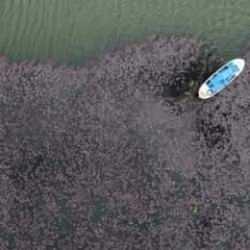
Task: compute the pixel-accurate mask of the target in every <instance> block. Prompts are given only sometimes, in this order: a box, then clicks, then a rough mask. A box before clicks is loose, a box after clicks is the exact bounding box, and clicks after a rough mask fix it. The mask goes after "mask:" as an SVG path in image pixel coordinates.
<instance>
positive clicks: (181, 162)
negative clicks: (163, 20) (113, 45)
mask: <svg viewBox="0 0 250 250" xmlns="http://www.w3.org/2000/svg"><path fill="white" fill-rule="evenodd" d="M201 44H202V43H201V42H198V41H196V40H194V39H191V38H176V37H171V38H163V37H160V38H153V39H149V40H147V41H146V42H142V43H138V44H134V45H129V46H127V47H124V48H121V49H120V50H115V51H113V52H110V53H108V54H107V55H105V56H104V57H103V58H101V59H100V60H99V61H98V62H96V64H89V65H86V66H85V67H82V68H80V69H77V70H76V69H73V68H68V67H66V66H60V67H55V66H54V65H50V64H39V63H38V64H34V63H30V62H23V63H9V62H8V61H7V60H6V59H4V58H2V59H1V61H0V170H1V171H0V218H1V220H0V229H1V230H0V249H3V250H5V249H20V250H22V249H25V250H26V249H49V248H51V249H123V248H124V249H125V248H127V249H132V248H133V249H152V250H153V249H154V250H155V249H173V248H174V249H201V248H204V249H213V247H215V246H218V245H220V246H222V247H224V246H227V249H237V247H238V248H241V249H247V247H248V246H249V245H250V239H249V237H248V231H249V230H248V229H249V225H248V220H247V218H248V217H249V209H248V207H249V195H248V194H249V191H250V190H249V182H250V180H249V178H250V175H249V167H248V165H249V164H248V163H249V162H250V159H249V157H250V154H249V147H250V143H249V141H250V140H249V136H247V135H248V133H249V126H248V125H249V106H250V98H249V84H248V82H249V79H250V69H249V65H248V66H247V68H246V70H245V72H244V74H243V75H242V77H241V78H239V79H238V80H237V82H236V83H235V84H234V85H232V87H230V88H228V89H227V90H225V91H224V92H223V93H221V94H219V95H218V97H217V98H214V99H213V100H212V101H208V102H193V101H192V100H190V101H187V102H186V103H178V104H177V103H175V101H174V99H172V101H171V102H169V103H171V105H168V104H169V103H166V102H165V101H164V100H166V99H168V96H176V95H180V94H181V93H182V91H183V90H184V89H185V90H186V86H187V85H188V83H190V82H191V81H196V80H197V79H201V78H202V77H204V76H205V74H206V72H208V71H207V66H205V65H206V63H208V61H209V60H211V61H215V62H216V60H217V59H216V60H214V59H209V60H208V58H211V56H204V53H205V52H202V45H201ZM205 54H206V53H205ZM246 59H247V60H249V59H250V56H249V55H247V56H246ZM201 62H202V63H201ZM209 62H210V61H209ZM200 65H203V66H202V67H201V66H200ZM190 69H192V70H191V72H193V74H191V75H189V73H188V72H190ZM195 72H196V73H197V75H196V73H195ZM194 73H195V74H194ZM172 93H174V94H172ZM175 93H177V94H175ZM175 109H178V110H179V112H174V110H175ZM215 128H218V129H216V130H215ZM193 204H195V206H196V207H197V208H199V209H196V208H193Z"/></svg>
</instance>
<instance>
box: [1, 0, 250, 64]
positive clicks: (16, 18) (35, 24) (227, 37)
mask: <svg viewBox="0 0 250 250" xmlns="http://www.w3.org/2000/svg"><path fill="white" fill-rule="evenodd" d="M249 24H250V2H249V1H248V0H237V1H232V0H219V1H215V0H210V1H207V0H167V1H166V0H108V1H103V0H91V1H90V0H73V1H72V0H11V1H10V0H2V1H1V3H0V28H1V36H0V53H1V54H7V55H8V56H9V57H10V58H11V59H13V60H22V59H31V58H32V59H40V60H44V59H47V58H54V59H56V60H58V61H60V62H66V63H83V62H84V61H85V60H86V59H87V58H89V57H92V56H96V55H100V54H101V53H102V52H103V51H104V50H105V49H107V48H110V47H112V46H114V44H117V43H118V44H119V43H121V42H126V41H128V40H140V39H143V38H144V37H145V36H146V35H149V34H152V33H164V34H170V33H171V34H172V33H175V34H183V33H191V34H194V35H196V36H198V37H201V38H203V39H205V40H207V41H212V42H214V43H215V45H216V46H218V47H219V49H220V50H221V52H222V53H223V54H224V56H226V57H231V56H236V55H237V53H238V52H239V51H240V49H241V47H242V46H243V45H244V44H245V42H246V41H247V40H248V38H249V37H250V30H249Z"/></svg>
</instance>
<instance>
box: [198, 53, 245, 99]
mask: <svg viewBox="0 0 250 250" xmlns="http://www.w3.org/2000/svg"><path fill="white" fill-rule="evenodd" d="M244 67H245V60H244V59H240V58H237V59H233V60H231V61H229V62H228V63H226V64H225V65H223V66H222V67H221V68H219V69H218V70H217V71H216V72H215V73H213V74H212V75H211V76H210V77H209V78H208V79H207V80H206V81H205V82H204V83H203V84H202V85H201V87H200V89H199V98H201V99H208V98H210V97H213V96H215V95H216V94H217V93H219V92H220V91H222V90H223V89H224V88H225V87H227V86H228V85H229V84H230V83H231V82H232V81H233V80H234V79H235V78H236V77H237V76H238V75H239V74H240V73H241V72H242V71H243V69H244Z"/></svg>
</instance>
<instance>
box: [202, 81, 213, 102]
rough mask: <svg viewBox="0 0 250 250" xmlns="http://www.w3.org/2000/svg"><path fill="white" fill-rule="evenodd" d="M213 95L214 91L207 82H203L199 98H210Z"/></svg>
mask: <svg viewBox="0 0 250 250" xmlns="http://www.w3.org/2000/svg"><path fill="white" fill-rule="evenodd" d="M212 96H213V93H212V91H211V90H210V89H209V87H208V85H207V84H206V83H203V84H202V85H201V87H200V89H199V98H201V99H208V98H210V97H212Z"/></svg>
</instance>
